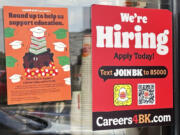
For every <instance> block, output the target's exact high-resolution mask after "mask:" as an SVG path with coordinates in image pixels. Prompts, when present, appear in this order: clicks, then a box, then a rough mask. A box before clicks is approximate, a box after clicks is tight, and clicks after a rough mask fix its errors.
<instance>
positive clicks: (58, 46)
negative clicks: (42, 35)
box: [53, 42, 66, 52]
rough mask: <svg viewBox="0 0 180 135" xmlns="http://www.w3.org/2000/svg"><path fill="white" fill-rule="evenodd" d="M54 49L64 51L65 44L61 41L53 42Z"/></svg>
mask: <svg viewBox="0 0 180 135" xmlns="http://www.w3.org/2000/svg"><path fill="white" fill-rule="evenodd" d="M53 44H54V49H55V50H56V51H59V52H64V49H65V47H66V45H65V44H64V43H63V42H55V43H53Z"/></svg>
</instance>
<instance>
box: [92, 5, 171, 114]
mask: <svg viewBox="0 0 180 135" xmlns="http://www.w3.org/2000/svg"><path fill="white" fill-rule="evenodd" d="M120 13H130V14H134V13H137V14H138V16H147V18H148V20H147V23H146V24H143V23H137V22H135V23H130V22H125V23H124V22H121V17H120ZM114 24H120V25H121V26H122V29H121V32H126V31H127V32H135V31H134V26H135V25H137V24H138V25H141V27H142V33H144V32H148V33H150V32H153V33H156V36H157V34H159V33H163V32H164V30H165V29H168V30H169V31H170V34H169V35H168V38H169V40H168V43H167V46H168V48H169V53H168V54H167V55H159V54H157V52H156V49H135V48H134V46H135V45H134V43H133V42H134V41H133V42H130V48H129V49H122V48H118V49H114V48H111V49H109V48H97V47H96V26H97V25H99V26H114ZM115 52H117V53H119V54H120V53H122V54H125V53H130V54H134V52H138V53H141V54H143V53H147V54H152V53H154V59H153V60H151V61H149V60H139V59H135V58H134V56H133V58H132V60H131V61H129V60H125V61H123V60H120V61H119V60H118V59H113V58H114V54H115ZM172 59H173V58H172V14H171V12H170V11H168V10H158V9H140V8H127V7H116V6H99V5H93V6H92V74H93V76H92V81H93V82H92V85H93V101H92V102H93V112H108V111H121V110H139V109H160V108H172V107H173V77H172V74H173V69H172ZM101 66H165V67H166V68H167V69H168V75H167V77H166V78H154V79H108V80H107V81H104V80H103V79H102V78H100V77H99V75H98V69H99V68H100V67H101ZM138 83H155V88H156V90H155V91H156V94H155V99H156V104H155V105H138V99H137V84H138ZM115 84H131V85H132V92H133V93H132V104H131V105H130V106H115V105H114V103H113V87H114V85H115Z"/></svg>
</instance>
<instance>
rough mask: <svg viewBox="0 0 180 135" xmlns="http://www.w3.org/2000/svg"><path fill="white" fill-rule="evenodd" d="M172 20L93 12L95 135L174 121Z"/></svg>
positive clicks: (159, 14) (160, 14)
mask: <svg viewBox="0 0 180 135" xmlns="http://www.w3.org/2000/svg"><path fill="white" fill-rule="evenodd" d="M172 59H173V57H172V14H171V12H170V11H168V10H158V9H140V8H127V7H118V6H102V5H93V6H92V88H93V107H92V109H93V129H94V130H102V129H114V128H124V127H137V126H151V125H169V124H171V123H172V121H173V115H172V114H173V67H172Z"/></svg>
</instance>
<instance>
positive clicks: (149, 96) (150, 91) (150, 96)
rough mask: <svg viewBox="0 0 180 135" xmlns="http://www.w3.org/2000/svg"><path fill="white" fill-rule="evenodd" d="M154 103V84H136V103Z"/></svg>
mask: <svg viewBox="0 0 180 135" xmlns="http://www.w3.org/2000/svg"><path fill="white" fill-rule="evenodd" d="M154 104H155V84H154V83H147V84H138V105H154Z"/></svg>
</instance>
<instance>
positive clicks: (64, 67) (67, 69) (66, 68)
mask: <svg viewBox="0 0 180 135" xmlns="http://www.w3.org/2000/svg"><path fill="white" fill-rule="evenodd" d="M62 68H63V70H64V71H70V65H65V66H63V67H62Z"/></svg>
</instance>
